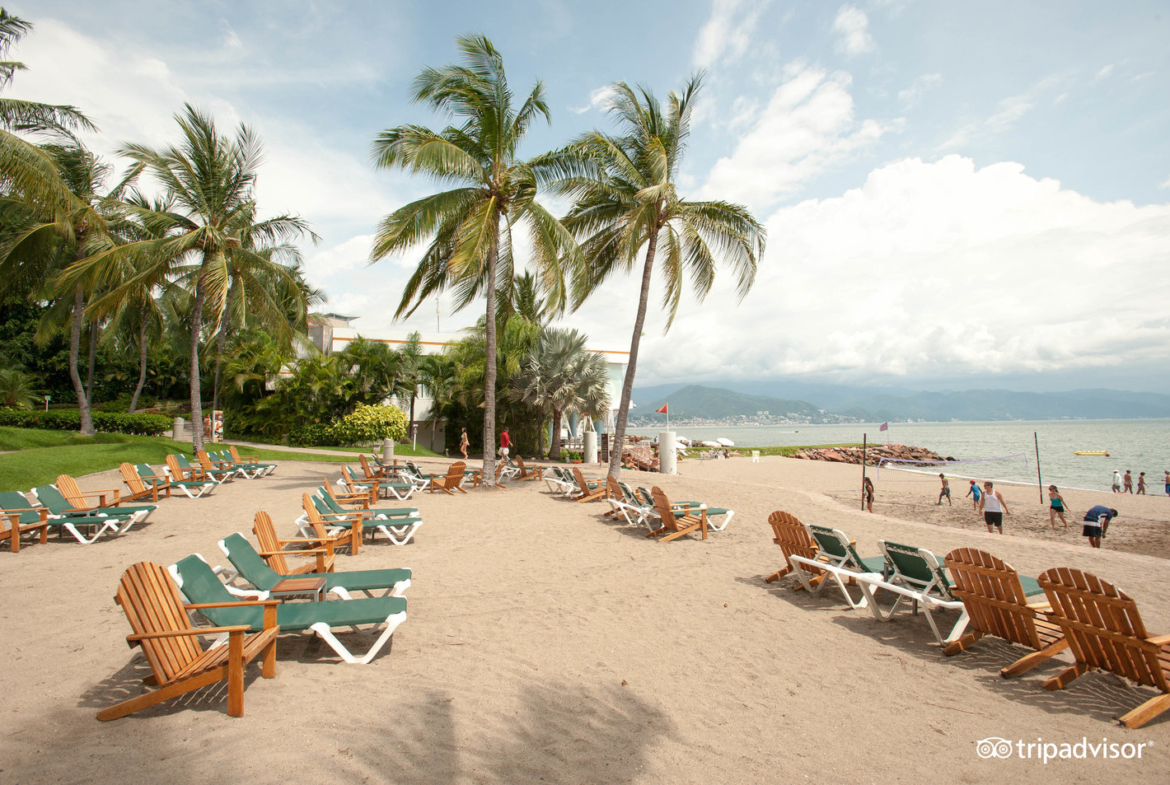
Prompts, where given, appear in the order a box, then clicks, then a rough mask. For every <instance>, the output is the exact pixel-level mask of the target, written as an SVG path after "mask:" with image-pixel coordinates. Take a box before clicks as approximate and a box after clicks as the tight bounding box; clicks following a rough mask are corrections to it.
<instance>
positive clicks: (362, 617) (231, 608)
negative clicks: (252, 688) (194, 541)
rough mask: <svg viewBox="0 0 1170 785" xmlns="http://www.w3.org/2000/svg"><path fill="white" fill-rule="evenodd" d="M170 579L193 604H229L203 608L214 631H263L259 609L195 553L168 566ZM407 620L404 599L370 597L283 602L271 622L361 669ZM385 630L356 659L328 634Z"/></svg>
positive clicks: (261, 612) (283, 631)
mask: <svg viewBox="0 0 1170 785" xmlns="http://www.w3.org/2000/svg"><path fill="white" fill-rule="evenodd" d="M170 572H171V576H172V577H174V579H175V583H177V584H178V585H179V589H180V590H181V591H182V592H183V596H185V597H186V598H187V599H188V600H189V601H190V602H191V603H192V604H195V605H202V604H207V603H228V605H226V606H225V607H219V608H202V609H200V611H199V612H200V613H202V614H203V615H204V616H206V617H207V618H208V619H210V620H211V623H212V624H214V625H216V626H217V627H235V626H245V627H248V629H249V630H251V631H252V632H259V631H260V630H262V629H263V628H264V610H263V607H262V606H260V605H256V604H251V603H248V602H246V601H245V602H241V601H240V598H239V597H236V596H233V595H232V594H231V593H230V592H229V591H228V590H227V587H226V586H224V585H223V583H222V582H221V581H220V579H219V578H218V577H217V576H216V574H215V573H214V572H213V571H212V569H211V566H210V565H208V564H207V562H206V561H204V560H203V557H201V556H199V554H194V555H191V556H188V557H187V558H185V559H182V560H181V561H179V562H178V563H177V564H173V565H171V567H170ZM404 621H406V600H405V599H403V598H402V597H369V598H363V599H357V600H334V601H328V602H291V603H290V602H286V603H281V604H280V605H279V606H277V608H276V623H277V624H278V625H279V626H280V632H281V634H284V633H288V632H303V631H305V630H311V631H312V632H314V633H316V635H317V636H318V637H319V638H321V640H323V641H325V643H327V644H329V647H330V648H332V649H333V651H335V652H337V655H338V656H339V657H341V659H342V660H344V661H345V662H348V663H350V664H358V665H366V664H368V663H369V662H370V661H371V660H373V659H374V657H376V656H377V654H378V652H379V651H381V650H382V647H383V646H385V645H386V643H387V642H389V640H390V637H391V636H392V635H393V634H394V630H396V629H397V628H398V625H400V624H402V622H404ZM383 624H384V625H386V627H385V629H384V630H382V633H381V635H380V636H379V637H378V639H377V640H375V641H374V643H373V645H372V646H370V648H369V650H367V651H366V653H365V654H364V655H362V656H360V657H357V656H354V655H353V654H351V653H350V651H349V649H348V648H347V647H346V646H345V645H344V644H343V643H342V642H341V641H339V640H338V639H337V637H336V636H335V635H334V634H333V629H332V628H334V627H358V626H362V625H372V626H373V627H375V628H376V627H379V626H381V625H383Z"/></svg>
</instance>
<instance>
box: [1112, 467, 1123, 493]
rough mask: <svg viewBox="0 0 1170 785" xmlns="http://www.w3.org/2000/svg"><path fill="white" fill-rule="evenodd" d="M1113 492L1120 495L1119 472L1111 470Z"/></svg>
mask: <svg viewBox="0 0 1170 785" xmlns="http://www.w3.org/2000/svg"><path fill="white" fill-rule="evenodd" d="M1113 492H1114V493H1121V472H1119V471H1117V469H1114V470H1113Z"/></svg>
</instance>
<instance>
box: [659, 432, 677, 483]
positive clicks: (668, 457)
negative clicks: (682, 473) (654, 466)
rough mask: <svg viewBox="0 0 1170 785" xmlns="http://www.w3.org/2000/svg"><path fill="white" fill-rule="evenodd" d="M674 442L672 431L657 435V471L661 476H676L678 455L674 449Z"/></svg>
mask: <svg viewBox="0 0 1170 785" xmlns="http://www.w3.org/2000/svg"><path fill="white" fill-rule="evenodd" d="M676 441H677V439H676V438H675V435H674V431H662V432H661V433H659V434H658V471H660V472H661V473H663V474H678V453H677V452H675V449H674V445H675V442H676Z"/></svg>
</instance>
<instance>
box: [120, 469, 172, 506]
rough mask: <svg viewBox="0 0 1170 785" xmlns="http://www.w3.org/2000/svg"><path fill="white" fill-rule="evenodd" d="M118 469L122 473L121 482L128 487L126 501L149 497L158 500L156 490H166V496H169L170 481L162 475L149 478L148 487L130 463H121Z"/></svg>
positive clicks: (154, 500)
mask: <svg viewBox="0 0 1170 785" xmlns="http://www.w3.org/2000/svg"><path fill="white" fill-rule="evenodd" d="M118 471H119V472H121V474H122V482H124V483H126V487H127V488H129V489H130V495H129V496H126V497H125V498H126V500H127V501H133V500H135V499H145V498H146V497H148V496H149V497H150V500H151V501H153V502H157V501H158V492H159V491H166V494H167V498H168V499H169V498H171V483H170V481H169V480H167V479H165V478H163V477H155V478H152V479H151V480H150V487H149V488H147V487H146V480H145V478H144V477H142V475H140V474H139V473H138V470H137V469H135V468H134V464H132V463H123V464H122V465H121V466H119V467H118Z"/></svg>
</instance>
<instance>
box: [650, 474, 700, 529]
mask: <svg viewBox="0 0 1170 785" xmlns="http://www.w3.org/2000/svg"><path fill="white" fill-rule="evenodd" d="M650 495H651V496H652V497H653V498H654V509H656V510H657V511H658V514H659V515H660V516H661V517H662V527H661V528H659V529H655V530H654V531H652V532H650V533H649V534H647V535H646V536H647V537H658V536H659V535H662V534H666V533H667V532H671V533H670V534H668V535H667V536H665V537H663V538H662V542H670V541H671V540H677V539H678V538H679V537H682V536H684V535H687V534H690V533H691V532H693V531H696V530H700V531H701V532H702V534H703V539H704V540H705V539H707V508H706V507H705V506H703V505H700V506H699V508H698V509H696V510H695V512H697V513H698V515H694V514H692V513H691V510H692V509H694V508H691V507H687V508H685V510H686V512H685V513H684V514H683V515H681V516H678V515H677V513H678V512H679V508H678V505H671V503H670V499H668V498H666V494H665V493H663V492H662V489H661V488H659V487H658V486H657V485H655V486H654V487H653V488H651V489H650Z"/></svg>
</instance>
